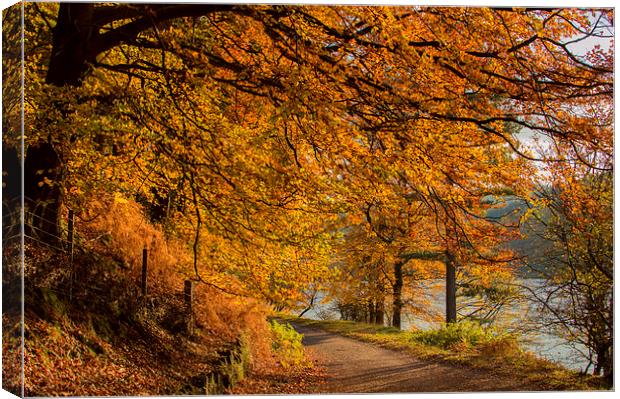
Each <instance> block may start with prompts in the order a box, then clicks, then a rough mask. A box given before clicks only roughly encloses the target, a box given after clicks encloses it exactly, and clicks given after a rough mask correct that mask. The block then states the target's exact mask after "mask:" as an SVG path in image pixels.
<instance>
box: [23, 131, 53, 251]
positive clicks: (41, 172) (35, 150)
mask: <svg viewBox="0 0 620 399" xmlns="http://www.w3.org/2000/svg"><path fill="white" fill-rule="evenodd" d="M60 179H61V174H60V160H59V158H58V155H56V151H55V150H54V148H53V147H52V145H51V144H49V143H42V144H39V145H36V146H30V147H29V148H28V151H27V152H26V158H25V162H24V197H25V198H24V203H25V204H24V205H25V207H26V212H27V213H26V214H25V220H24V223H25V226H24V227H25V231H24V232H25V234H27V235H29V236H32V237H35V238H37V239H39V240H41V241H44V242H46V243H52V244H56V243H57V241H58V238H59V237H60V231H59V230H60V229H59V207H60V183H59V180H60Z"/></svg>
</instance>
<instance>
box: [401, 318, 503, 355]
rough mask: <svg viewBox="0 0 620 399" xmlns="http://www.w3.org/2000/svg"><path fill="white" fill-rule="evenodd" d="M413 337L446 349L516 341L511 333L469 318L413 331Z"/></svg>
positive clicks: (418, 340)
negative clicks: (432, 328) (436, 327)
mask: <svg viewBox="0 0 620 399" xmlns="http://www.w3.org/2000/svg"><path fill="white" fill-rule="evenodd" d="M411 339H412V340H413V341H417V342H420V343H422V344H425V345H431V346H438V347H440V348H444V349H450V348H455V347H461V348H462V347H467V348H475V347H483V346H493V345H495V344H499V343H500V342H508V341H514V338H513V337H512V336H510V335H509V334H506V333H502V332H499V331H498V330H497V329H495V328H493V327H484V326H482V325H480V324H479V323H477V322H474V321H469V320H463V321H460V322H458V323H449V324H444V325H443V326H441V328H439V329H436V330H428V331H414V332H412V333H411Z"/></svg>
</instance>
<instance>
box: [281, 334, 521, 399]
mask: <svg viewBox="0 0 620 399" xmlns="http://www.w3.org/2000/svg"><path fill="white" fill-rule="evenodd" d="M293 326H294V327H295V329H296V330H297V331H298V332H300V333H302V334H304V339H303V344H304V345H305V346H306V348H309V350H310V351H311V353H312V355H313V356H314V357H315V358H316V359H317V360H318V362H319V364H321V365H322V366H323V367H325V368H326V371H327V375H328V377H327V382H326V386H325V387H324V389H323V388H321V389H319V392H321V393H332V392H333V393H362V392H367V393H377V392H383V393H391V392H476V391H531V390H532V387H531V386H526V384H525V383H524V382H522V381H516V380H514V379H510V378H507V377H506V376H503V377H500V376H497V375H494V374H493V373H492V372H489V371H484V370H476V369H471V368H468V367H464V366H455V365H449V364H445V363H440V362H431V361H425V360H419V359H416V358H414V357H413V356H411V355H409V354H404V353H400V352H396V351H392V350H388V349H383V348H380V347H378V346H375V345H372V344H368V343H365V342H360V341H356V340H354V339H351V338H346V337H343V336H341V335H337V334H334V333H330V332H327V331H324V330H321V329H319V328H315V327H308V326H301V325H295V324H294V323H293Z"/></svg>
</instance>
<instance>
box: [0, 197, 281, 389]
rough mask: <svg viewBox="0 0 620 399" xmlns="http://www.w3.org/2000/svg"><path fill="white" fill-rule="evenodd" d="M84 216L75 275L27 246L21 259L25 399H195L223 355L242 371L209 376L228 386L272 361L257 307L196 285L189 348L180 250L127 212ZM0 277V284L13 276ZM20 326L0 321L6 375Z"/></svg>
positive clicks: (63, 257)
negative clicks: (144, 265)
mask: <svg viewBox="0 0 620 399" xmlns="http://www.w3.org/2000/svg"><path fill="white" fill-rule="evenodd" d="M91 205H92V209H91V210H90V211H89V212H84V213H82V215H81V216H82V218H83V219H80V218H78V219H77V221H76V228H77V231H78V232H79V237H78V242H77V244H78V245H77V247H76V251H75V253H74V257H73V259H74V261H73V266H71V263H70V261H69V260H70V259H69V256H68V254H66V253H63V252H59V251H55V250H53V249H50V248H47V247H45V246H43V245H39V244H36V243H32V242H27V243H26V246H25V248H24V252H25V259H26V263H25V265H24V281H25V301H26V304H25V309H26V313H25V323H24V332H25V333H24V334H25V348H24V349H25V352H24V359H25V370H24V372H25V389H26V391H25V394H26V396H66V395H70V396H91V395H98V396H107V395H132V396H135V395H174V394H179V393H182V392H184V390H185V388H186V387H187V386H188V385H189V386H193V387H195V388H196V392H198V393H202V394H204V393H206V391H205V389H206V379H207V378H206V377H205V376H207V375H211V373H213V372H214V371H215V370H216V369H218V367H219V365H220V364H221V361H222V358H223V357H226V356H224V355H223V354H222V351H224V350H228V349H230V348H231V347H234V346H239V345H238V344H239V342H240V341H241V340H243V342H245V344H243V345H241V347H240V348H237V349H239V350H237V351H236V352H235V353H236V354H235V356H236V357H235V359H236V360H239V361H240V362H241V363H242V364H243V366H242V369H240V368H239V366H237V365H236V364H237V363H239V362H229V367H228V369H227V368H226V367H221V368H219V371H221V372H222V373H223V374H227V373H228V377H226V378H231V379H232V380H234V382H236V381H238V380H239V379H242V378H244V377H245V375H246V373H247V370H249V369H250V368H252V367H255V366H256V365H258V364H261V363H262V362H266V361H271V356H272V351H271V341H270V327H269V325H268V323H267V321H266V314H267V308H266V307H265V306H264V305H262V304H261V303H259V302H257V301H255V300H251V299H248V298H243V297H234V296H231V295H227V294H225V293H222V292H219V291H218V290H216V289H214V288H212V287H209V286H206V285H204V284H197V285H196V287H195V299H194V306H193V308H194V317H195V323H196V328H195V330H194V335H192V336H190V335H189V334H188V333H187V331H186V319H185V318H186V312H185V305H184V300H183V283H184V280H185V279H187V278H188V276H187V275H186V274H184V273H183V265H182V262H184V261H187V260H188V259H189V255H188V253H187V252H188V249H187V248H183V246H182V245H181V244H180V243H179V242H176V241H174V240H173V239H170V238H166V235H165V234H164V233H163V232H162V230H161V228H160V227H158V226H156V225H153V224H151V223H149V221H148V220H147V218H146V217H145V216H144V214H143V212H142V210H141V208H140V207H139V206H138V205H137V204H136V203H134V202H132V201H120V202H105V201H103V200H101V201H100V202H97V201H95V200H93V201H92V202H91ZM145 244H146V245H147V246H148V248H149V280H148V288H149V290H148V294H147V295H146V296H143V295H141V293H140V276H141V275H140V267H139V265H140V262H141V253H142V248H143V247H144V245H145ZM11 251H12V249H11V248H10V247H9V246H7V247H5V248H3V261H8V262H6V264H10V260H11V259H14V257H13V256H12V255H11V254H13V253H14V252H15V251H13V252H11ZM3 263H5V262H3ZM16 270H18V269H16ZM3 272H4V273H3V283H4V282H5V281H9V280H10V279H11V273H13V272H12V271H11V269H8V268H7V267H3ZM7 272H8V273H7ZM71 274H73V275H74V276H75V278H74V279H73V281H72V279H71V278H70V276H71ZM16 276H17V275H16ZM3 285H4V284H3ZM19 318H20V315H19V312H15V314H12V313H5V314H3V325H4V326H5V327H9V326H10V328H5V329H3V350H4V351H3V352H4V354H5V359H4V361H5V363H6V364H13V363H15V364H16V365H17V364H18V363H19V359H20V358H21V353H19V351H16V350H14V348H18V345H17V344H16V342H17V341H18V339H19V332H20V325H19ZM241 337H243V338H241ZM233 363H235V365H233ZM233 368H234V369H233ZM9 369H10V368H6V370H9ZM3 380H4V382H5V384H4V385H5V388H9V390H12V391H14V392H19V384H20V383H21V381H19V378H11V376H8V375H3ZM197 381H198V382H197ZM196 384H198V385H196ZM9 385H10V386H9ZM192 389H193V388H192Z"/></svg>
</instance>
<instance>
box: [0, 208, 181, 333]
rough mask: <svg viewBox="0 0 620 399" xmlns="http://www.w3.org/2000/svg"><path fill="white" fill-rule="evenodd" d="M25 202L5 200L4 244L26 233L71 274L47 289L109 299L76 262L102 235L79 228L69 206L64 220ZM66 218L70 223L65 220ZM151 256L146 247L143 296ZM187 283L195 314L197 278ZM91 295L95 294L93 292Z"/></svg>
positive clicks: (26, 238)
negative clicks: (63, 282) (57, 256)
mask: <svg viewBox="0 0 620 399" xmlns="http://www.w3.org/2000/svg"><path fill="white" fill-rule="evenodd" d="M25 205H26V206H25V207H24V208H22V207H21V206H17V207H14V208H13V209H11V208H10V207H9V206H6V204H4V203H3V215H2V233H3V235H2V244H3V248H5V246H6V245H7V244H11V243H15V242H16V241H14V240H16V239H20V238H22V237H23V240H24V245H25V246H27V245H28V244H29V243H32V244H35V245H37V246H39V247H46V248H48V249H50V250H52V251H54V252H55V253H57V254H62V256H61V257H60V259H57V260H56V262H58V261H59V262H60V264H58V263H56V264H57V265H58V266H61V265H62V266H63V267H62V270H63V271H62V273H66V274H64V275H65V278H68V285H65V286H63V287H61V286H54V287H49V286H47V287H46V289H47V290H50V291H52V292H55V293H58V294H61V295H63V296H66V297H68V298H69V299H70V300H72V299H75V298H81V297H89V295H88V294H87V292H97V293H99V294H101V295H100V296H101V298H102V299H103V300H105V298H106V297H107V296H106V289H104V288H101V287H97V286H96V285H94V284H92V282H89V283H87V284H83V283H82V282H81V281H80V279H79V278H76V265H75V264H74V252H76V251H79V252H82V253H84V252H91V251H92V250H93V248H92V247H91V246H92V244H93V242H94V241H97V240H98V237H95V238H92V237H88V236H87V235H83V234H81V233H80V232H78V231H77V229H76V228H75V227H76V226H75V215H74V212H73V211H71V210H69V212H68V215H66V216H65V217H63V219H62V222H61V219H60V218H59V220H53V219H51V218H49V217H46V216H47V215H48V214H46V208H45V207H44V206H40V204H37V203H34V202H32V201H25ZM52 214H53V213H52ZM65 218H66V219H65ZM65 220H66V223H64V221H65ZM19 244H20V245H21V242H19ZM3 254H4V252H3ZM148 258H149V254H148V251H147V248H146V247H145V248H144V249H143V251H142V268H141V272H142V273H141V278H140V279H139V281H138V284H139V286H138V287H136V290H137V292H141V294H142V297H146V296H147V293H148V286H149V279H148V269H149V266H148V263H149V260H148ZM78 269H79V268H78ZM78 272H79V270H78ZM184 284H185V285H184V288H183V289H184V297H185V303H186V311H188V314H189V315H190V316H191V314H192V310H191V309H192V306H191V303H192V302H193V288H192V287H193V281H191V280H186V281H185V282H184ZM64 288H66V289H64ZM90 298H92V296H91V297H90ZM188 317H189V316H188ZM190 320H192V321H191V322H188V325H187V329H188V332H190V334H191V331H193V319H192V318H191V317H190Z"/></svg>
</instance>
